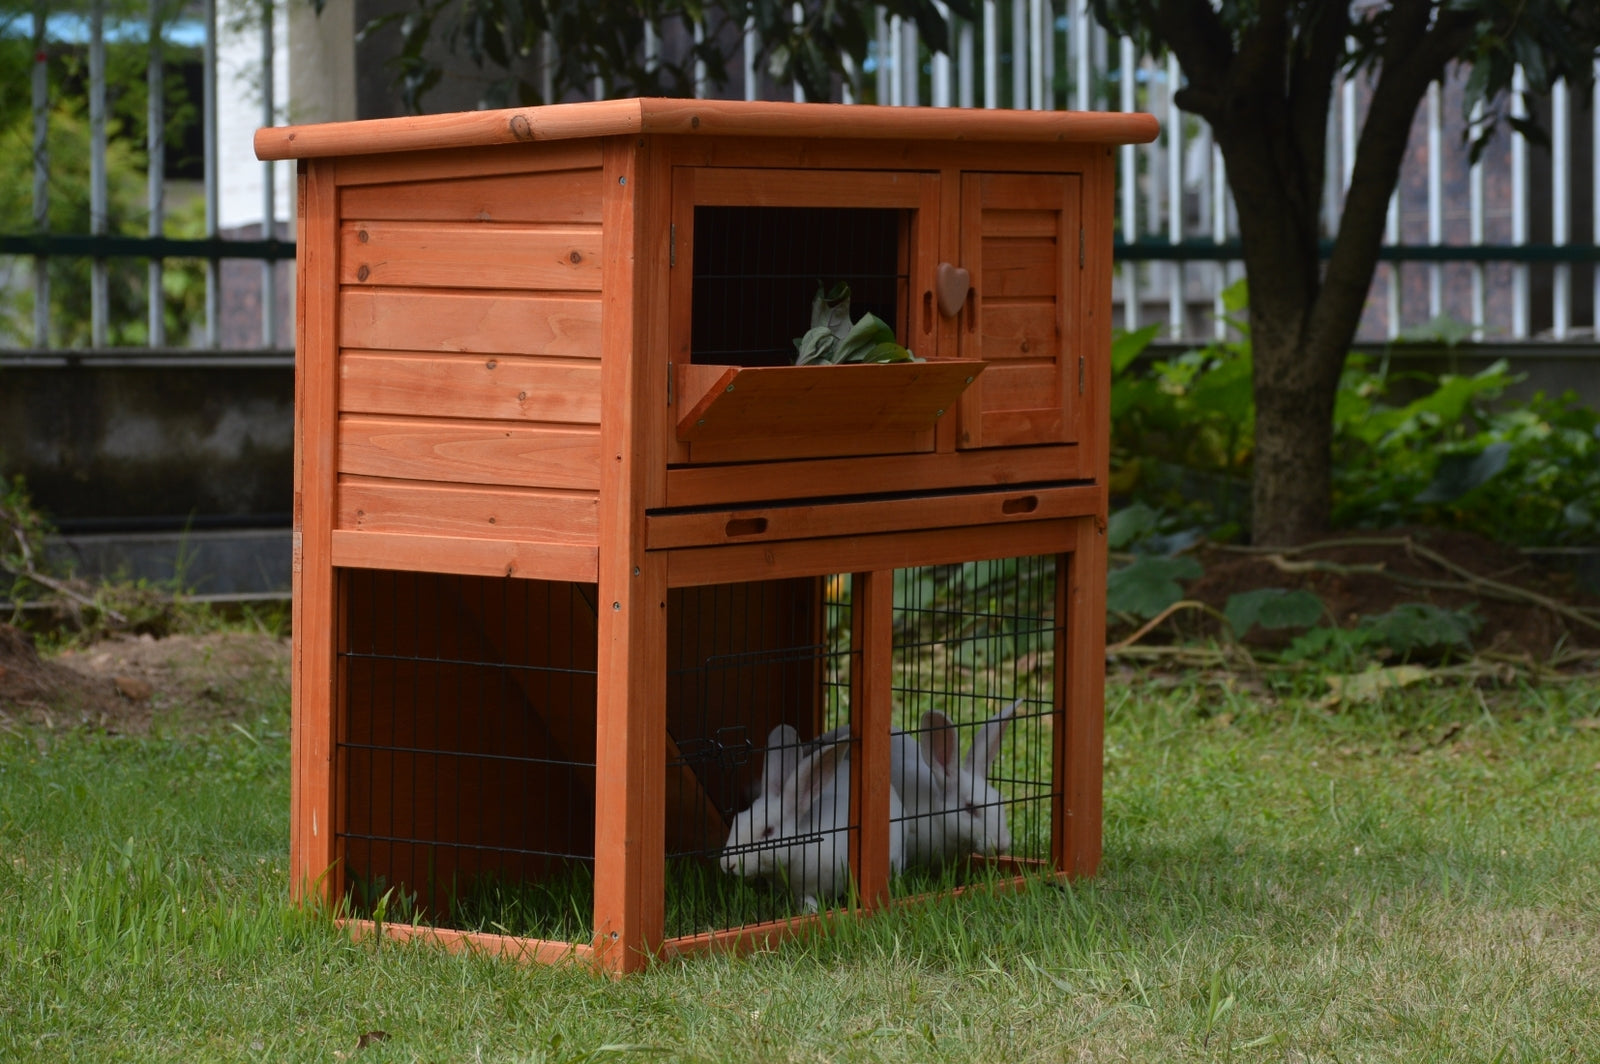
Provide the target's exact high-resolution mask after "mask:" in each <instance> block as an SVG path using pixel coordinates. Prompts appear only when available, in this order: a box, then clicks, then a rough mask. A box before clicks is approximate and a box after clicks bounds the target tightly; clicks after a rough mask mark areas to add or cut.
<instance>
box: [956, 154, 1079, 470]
mask: <svg viewBox="0 0 1600 1064" xmlns="http://www.w3.org/2000/svg"><path fill="white" fill-rule="evenodd" d="M1080 196H1081V179H1080V178H1079V176H1078V175H1076V174H985V173H976V174H974V173H969V174H965V175H963V177H962V184H961V212H962V234H961V257H962V263H963V264H964V265H965V266H966V267H967V268H968V269H969V270H970V271H971V272H972V275H973V292H972V296H971V298H970V299H969V300H968V303H967V308H966V311H965V313H964V314H963V316H962V317H963V320H962V322H961V345H962V350H961V353H962V355H963V356H964V357H968V358H975V357H981V358H983V359H985V360H987V361H988V363H989V368H988V370H987V371H985V373H984V375H983V377H982V378H980V379H979V381H978V383H977V384H976V385H975V386H974V387H973V388H971V389H969V390H968V392H967V393H966V395H965V396H964V397H963V399H962V403H961V425H960V429H959V437H958V439H959V445H960V446H962V447H1014V446H1019V445H1024V444H1037V443H1061V442H1068V441H1073V440H1076V439H1078V424H1077V414H1076V411H1077V407H1078V404H1079V402H1080V400H1081V392H1080V388H1079V379H1078V357H1079V355H1081V354H1082V350H1081V348H1080V346H1079V345H1078V343H1077V342H1076V341H1077V336H1078V333H1077V329H1078V320H1077V319H1078V314H1079V306H1078V292H1079V288H1080V274H1081V269H1080V266H1079V262H1078V257H1079V248H1080V240H1081V234H1080V231H1079V216H1080V207H1079V200H1080Z"/></svg>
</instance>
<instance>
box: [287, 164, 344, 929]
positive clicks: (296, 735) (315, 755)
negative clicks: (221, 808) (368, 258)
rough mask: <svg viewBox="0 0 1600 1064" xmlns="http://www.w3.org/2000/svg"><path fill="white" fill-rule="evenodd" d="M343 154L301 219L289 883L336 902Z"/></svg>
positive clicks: (315, 183) (304, 192)
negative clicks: (337, 178)
mask: <svg viewBox="0 0 1600 1064" xmlns="http://www.w3.org/2000/svg"><path fill="white" fill-rule="evenodd" d="M336 165H337V164H335V163H333V162H323V163H315V164H312V165H310V166H308V167H306V168H305V169H304V170H303V171H302V175H301V179H300V189H299V191H300V195H299V219H298V225H297V240H298V245H297V253H296V254H297V271H296V273H297V290H298V306H299V319H298V328H297V335H296V343H295V347H296V351H297V356H298V357H297V365H296V371H295V404H294V409H295V455H294V465H295V468H294V532H293V561H292V575H291V579H292V581H293V596H294V598H293V607H292V613H293V618H292V625H293V650H292V660H293V666H292V672H293V675H292V679H291V698H292V704H293V719H292V724H291V729H290V736H291V738H290V745H291V753H290V760H291V764H292V769H291V784H290V794H291V798H290V828H289V834H290V838H289V883H290V889H291V891H292V892H293V894H294V896H295V897H296V898H298V899H300V900H302V901H311V900H313V899H315V900H319V901H322V902H326V903H332V902H334V901H335V900H336V899H337V898H338V897H340V896H341V895H342V893H343V877H342V874H341V872H340V870H339V868H338V866H337V865H336V863H335V858H336V857H337V850H336V840H335V834H334V824H335V817H336V815H337V811H336V804H335V781H334V778H333V769H334V763H335V761H334V759H335V750H336V743H335V737H336V729H337V726H338V721H337V716H336V708H337V707H336V705H335V690H334V683H335V671H334V635H335V631H334V625H335V621H336V618H335V611H334V605H335V602H334V570H333V565H334V563H333V560H332V550H331V533H332V528H333V485H334V477H335V462H334V454H335V451H334V447H335V432H334V429H335V421H336V418H337V416H338V415H337V409H338V381H337V378H336V376H335V371H336V368H337V367H336V364H335V358H336V356H337V354H338V347H337V340H336V337H337V335H338V332H337V317H336V314H337V306H336V304H335V302H334V299H333V293H334V286H333V284H332V283H331V280H332V278H333V276H334V275H335V274H336V273H337V271H338V255H339V242H338V219H337V217H336V214H335V210H336V206H337V203H336V199H335V190H334V171H335V169H336Z"/></svg>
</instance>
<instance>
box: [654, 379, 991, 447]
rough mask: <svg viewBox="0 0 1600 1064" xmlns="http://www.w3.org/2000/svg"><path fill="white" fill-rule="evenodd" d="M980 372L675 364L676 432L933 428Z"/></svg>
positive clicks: (687, 436)
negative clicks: (678, 396)
mask: <svg viewBox="0 0 1600 1064" xmlns="http://www.w3.org/2000/svg"><path fill="white" fill-rule="evenodd" d="M983 371H984V364H983V363H982V362H969V361H958V360H953V359H952V360H950V361H943V362H895V363H889V364H884V365H850V366H758V367H739V366H701V365H695V364H694V363H690V364H688V365H683V366H678V367H676V373H677V375H678V394H680V395H681V396H682V397H683V398H682V399H681V401H679V405H678V408H679V409H680V410H681V411H682V413H681V414H680V415H679V417H678V438H679V439H681V440H688V441H689V442H690V443H698V442H701V441H705V442H708V443H710V442H718V441H731V440H741V439H760V438H761V437H775V436H789V437H806V436H816V437H819V438H823V439H826V438H827V437H830V436H844V435H853V436H862V435H871V434H877V433H885V434H892V433H916V432H925V431H928V430H929V429H932V428H933V426H934V423H935V422H937V421H938V420H939V418H941V417H943V416H944V413H945V411H946V410H949V409H954V404H955V401H956V399H957V398H958V397H959V396H960V395H961V392H962V391H963V390H964V389H965V388H966V387H967V386H968V385H970V384H971V383H972V382H973V381H974V380H976V379H977V378H978V375H979V374H981V373H982V372H983Z"/></svg>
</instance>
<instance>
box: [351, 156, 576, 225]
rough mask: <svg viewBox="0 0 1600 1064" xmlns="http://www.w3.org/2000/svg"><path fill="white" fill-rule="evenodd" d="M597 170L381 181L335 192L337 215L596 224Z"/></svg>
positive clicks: (364, 218) (374, 218) (369, 218)
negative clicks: (380, 182)
mask: <svg viewBox="0 0 1600 1064" xmlns="http://www.w3.org/2000/svg"><path fill="white" fill-rule="evenodd" d="M600 180H601V174H600V168H599V166H594V167H592V168H589V169H584V170H552V171H548V172H545V173H539V172H535V173H520V174H494V175H491V176H487V177H457V178H450V179H437V180H432V181H403V182H393V183H390V184H383V185H354V186H349V187H346V188H344V189H342V190H341V191H340V193H339V214H340V216H341V217H343V218H354V219H359V220H362V221H369V222H376V221H397V222H501V223H505V222H520V223H532V222H544V223H547V224H548V223H556V224H568V225H572V224H594V225H598V224H599V223H600V201H601V191H602V190H601V187H600Z"/></svg>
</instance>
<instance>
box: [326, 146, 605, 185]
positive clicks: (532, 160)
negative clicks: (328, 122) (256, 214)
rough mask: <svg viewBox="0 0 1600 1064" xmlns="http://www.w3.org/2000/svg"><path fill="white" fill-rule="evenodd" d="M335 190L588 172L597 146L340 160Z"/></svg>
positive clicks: (399, 153) (399, 152)
mask: <svg viewBox="0 0 1600 1064" xmlns="http://www.w3.org/2000/svg"><path fill="white" fill-rule="evenodd" d="M342 161H343V163H344V165H342V166H341V167H339V186H340V187H341V188H357V187H360V186H362V185H395V184H403V183H405V182H415V181H447V180H452V179H455V178H471V177H488V176H491V175H495V174H535V173H543V172H545V171H549V170H593V169H598V168H599V166H600V145H599V144H598V143H597V142H595V141H593V140H554V141H545V142H543V143H540V144H509V145H508V144H492V145H481V146H478V147H467V148H447V149H431V150H429V149H422V150H404V149H398V148H397V149H394V150H389V151H385V152H381V153H378V154H371V155H369V154H356V155H346V156H344V157H343V160H342Z"/></svg>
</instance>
